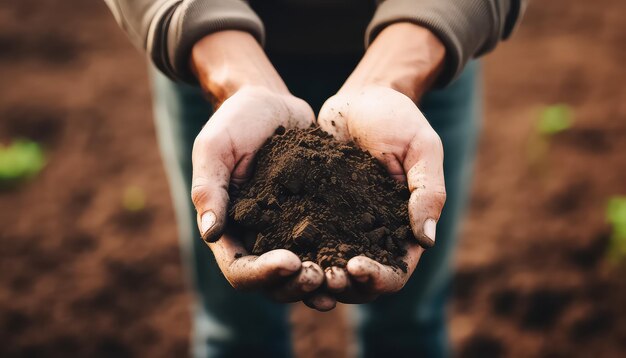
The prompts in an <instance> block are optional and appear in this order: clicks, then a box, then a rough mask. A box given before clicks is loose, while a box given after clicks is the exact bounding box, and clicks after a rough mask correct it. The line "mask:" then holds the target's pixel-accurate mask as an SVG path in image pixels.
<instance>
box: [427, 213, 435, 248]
mask: <svg viewBox="0 0 626 358" xmlns="http://www.w3.org/2000/svg"><path fill="white" fill-rule="evenodd" d="M436 232H437V222H436V221H435V220H434V219H428V220H426V222H425V223H424V235H425V236H426V237H427V238H429V239H430V241H432V244H433V245H434V244H435V234H436Z"/></svg>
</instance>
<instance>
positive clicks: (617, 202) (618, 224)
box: [606, 196, 626, 262]
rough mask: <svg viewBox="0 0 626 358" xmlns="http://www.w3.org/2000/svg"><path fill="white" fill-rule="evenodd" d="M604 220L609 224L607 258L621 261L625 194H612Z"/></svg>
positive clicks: (625, 238) (625, 231)
mask: <svg viewBox="0 0 626 358" xmlns="http://www.w3.org/2000/svg"><path fill="white" fill-rule="evenodd" d="M606 220H607V221H608V222H609V224H610V225H611V240H610V241H609V248H608V256H609V260H611V261H612V262H621V261H622V260H623V259H624V257H626V196H614V197H612V198H610V199H609V202H608V204H607V208H606Z"/></svg>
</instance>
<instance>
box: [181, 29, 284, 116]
mask: <svg viewBox="0 0 626 358" xmlns="http://www.w3.org/2000/svg"><path fill="white" fill-rule="evenodd" d="M191 68H192V70H193V72H194V74H195V75H196V77H197V78H198V81H199V82H200V85H201V86H202V88H203V89H204V91H205V92H206V93H207V94H209V95H210V96H211V97H212V98H213V99H214V100H215V102H216V103H217V104H220V103H222V102H223V101H225V100H226V99H228V98H229V97H230V96H232V95H233V94H235V93H236V92H237V91H239V90H240V89H242V88H244V87H261V88H265V89H267V90H269V91H272V92H276V93H289V90H288V89H287V86H286V85H285V83H284V82H283V80H282V79H281V78H280V76H279V74H278V72H276V70H275V69H274V67H273V66H272V64H271V63H270V61H269V59H268V58H267V56H266V55H265V53H264V51H263V49H262V48H261V46H260V45H259V44H258V42H257V41H256V40H255V39H254V37H253V36H252V35H250V34H248V33H247V32H242V31H220V32H216V33H213V34H210V35H208V36H206V37H204V38H203V39H201V40H200V41H198V42H197V43H196V44H195V45H194V47H193V49H192V54H191Z"/></svg>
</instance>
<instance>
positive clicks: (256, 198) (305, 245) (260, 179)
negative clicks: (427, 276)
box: [230, 127, 413, 271]
mask: <svg viewBox="0 0 626 358" xmlns="http://www.w3.org/2000/svg"><path fill="white" fill-rule="evenodd" d="M257 160H258V161H257V165H256V169H255V172H254V173H253V175H252V179H251V180H250V181H249V182H248V183H246V184H244V185H243V186H242V187H241V188H239V189H234V190H233V192H232V193H231V198H232V207H231V209H230V218H231V219H232V220H233V221H234V223H236V224H238V225H241V226H243V227H244V228H246V229H249V230H253V231H254V232H257V233H258V234H257V238H256V242H255V244H254V247H253V248H252V253H253V254H256V255H260V254H262V253H265V252H268V251H270V250H275V249H280V248H284V249H288V250H291V251H293V252H295V253H296V254H297V255H298V256H299V257H300V258H301V259H302V260H303V261H314V262H317V263H318V264H319V265H320V266H322V268H327V267H330V266H338V267H345V266H346V263H347V262H348V260H349V259H351V258H352V257H354V256H358V255H365V256H367V257H370V258H372V259H374V260H376V261H378V262H380V263H382V264H385V265H391V266H393V267H398V268H400V269H402V270H403V271H406V263H405V262H404V261H403V260H402V257H403V256H404V255H405V254H406V250H405V249H404V246H405V243H406V242H407V241H408V240H411V239H413V234H412V233H411V229H410V227H409V225H408V222H409V216H408V210H407V204H406V203H407V201H408V199H409V191H408V189H407V187H406V184H402V183H399V182H397V181H395V180H393V179H392V178H391V177H390V176H389V175H388V173H387V171H386V170H385V168H384V167H383V166H382V165H381V164H380V163H379V162H378V161H377V160H376V159H375V158H374V157H372V156H371V155H370V154H369V153H367V152H366V151H363V150H361V149H359V148H358V147H357V146H356V145H355V144H354V143H342V142H339V141H337V140H335V139H333V138H332V136H330V135H329V134H327V133H325V132H324V131H322V130H321V129H319V128H313V127H312V128H309V129H293V130H288V131H285V129H284V128H283V127H280V128H279V129H278V130H277V131H276V134H275V135H274V136H273V137H272V138H270V139H269V140H268V141H267V143H265V145H264V146H263V148H261V150H260V151H259V153H258V157H257Z"/></svg>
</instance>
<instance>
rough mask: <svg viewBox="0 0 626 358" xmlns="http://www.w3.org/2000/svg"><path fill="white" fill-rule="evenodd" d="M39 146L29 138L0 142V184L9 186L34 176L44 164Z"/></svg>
mask: <svg viewBox="0 0 626 358" xmlns="http://www.w3.org/2000/svg"><path fill="white" fill-rule="evenodd" d="M45 164H46V162H45V157H44V153H43V150H42V149H41V146H40V145H39V143H37V142H33V141H29V140H24V139H20V140H15V141H13V143H11V144H10V145H8V146H4V145H1V144H0V186H1V187H9V186H12V185H14V184H17V183H20V182H22V181H25V180H27V179H30V178H32V177H34V176H36V175H37V174H38V173H39V172H41V170H42V169H43V167H44V166H45Z"/></svg>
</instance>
